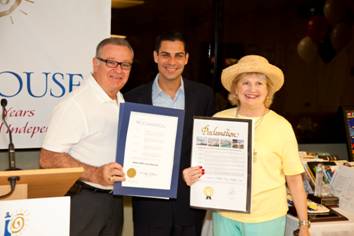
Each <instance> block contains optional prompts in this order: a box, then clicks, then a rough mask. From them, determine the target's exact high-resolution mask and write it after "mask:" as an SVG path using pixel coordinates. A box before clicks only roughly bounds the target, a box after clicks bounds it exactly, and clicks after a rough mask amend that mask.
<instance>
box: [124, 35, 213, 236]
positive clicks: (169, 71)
mask: <svg viewBox="0 0 354 236" xmlns="http://www.w3.org/2000/svg"><path fill="white" fill-rule="evenodd" d="M186 46H187V45H186V41H185V39H184V37H183V35H182V34H180V33H178V32H170V33H165V34H162V35H160V36H158V37H157V38H156V42H155V50H154V61H155V63H156V64H157V67H158V71H159V72H158V74H157V75H156V77H155V79H154V80H153V81H151V82H149V83H147V84H144V85H141V86H140V87H137V88H135V89H133V90H131V91H129V92H128V93H126V94H124V98H125V99H126V101H127V102H135V103H143V104H151V105H154V106H163V107H170V108H175V109H183V110H184V111H185V120H184V130H183V141H182V152H181V162H180V173H179V183H178V192H177V199H168V200H165V199H153V198H141V197H134V198H133V220H134V235H135V236H143V235H144V236H170V235H171V236H177V235H180V236H199V235H200V233H201V228H202V224H203V219H204V216H205V211H204V210H199V209H193V208H191V207H190V205H189V198H190V197H189V192H190V191H189V187H188V186H187V185H186V183H185V182H184V180H183V175H182V171H183V170H184V169H185V168H188V167H190V161H191V159H190V156H191V144H192V130H193V116H195V115H196V116H212V115H213V114H214V109H215V108H214V93H213V91H212V89H211V88H209V87H207V86H205V85H203V84H200V83H197V82H194V81H190V80H186V79H184V78H182V72H183V70H184V66H185V65H186V64H187V63H188V57H189V55H188V52H187V48H186ZM202 174H203V171H202V169H201V170H200V172H199V173H198V175H199V176H201V175H202Z"/></svg>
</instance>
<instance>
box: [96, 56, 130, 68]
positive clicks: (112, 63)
mask: <svg viewBox="0 0 354 236" xmlns="http://www.w3.org/2000/svg"><path fill="white" fill-rule="evenodd" d="M96 58H97V59H98V60H100V61H102V62H104V63H105V64H106V66H107V67H109V68H117V67H118V66H120V68H122V70H130V69H131V68H132V64H131V63H129V62H119V61H114V60H109V59H103V58H100V57H96Z"/></svg>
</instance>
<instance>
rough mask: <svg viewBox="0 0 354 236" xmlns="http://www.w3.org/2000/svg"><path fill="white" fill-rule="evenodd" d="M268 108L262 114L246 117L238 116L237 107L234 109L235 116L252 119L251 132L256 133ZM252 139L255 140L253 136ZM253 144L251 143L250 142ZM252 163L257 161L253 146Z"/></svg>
mask: <svg viewBox="0 0 354 236" xmlns="http://www.w3.org/2000/svg"><path fill="white" fill-rule="evenodd" d="M268 111H269V109H266V110H265V111H264V112H263V114H262V115H261V116H260V117H247V116H240V115H239V113H238V112H239V109H237V110H236V118H242V117H243V118H248V119H249V118H251V119H252V120H254V124H255V125H254V132H253V134H254V135H256V132H257V129H258V128H259V126H260V125H261V124H262V121H263V118H264V116H265V115H266V114H267V113H268ZM253 140H255V138H253ZM252 144H253V143H252ZM252 158H253V163H256V162H257V159H258V158H257V150H256V148H255V147H253V157H252Z"/></svg>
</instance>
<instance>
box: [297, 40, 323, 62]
mask: <svg viewBox="0 0 354 236" xmlns="http://www.w3.org/2000/svg"><path fill="white" fill-rule="evenodd" d="M297 53H298V54H299V56H300V57H301V59H303V60H304V61H306V62H307V63H310V62H312V61H314V60H315V59H316V58H317V56H318V48H317V45H316V44H315V43H314V42H313V41H312V39H311V38H310V37H309V36H306V37H304V38H303V39H301V40H300V42H299V43H298V45H297Z"/></svg>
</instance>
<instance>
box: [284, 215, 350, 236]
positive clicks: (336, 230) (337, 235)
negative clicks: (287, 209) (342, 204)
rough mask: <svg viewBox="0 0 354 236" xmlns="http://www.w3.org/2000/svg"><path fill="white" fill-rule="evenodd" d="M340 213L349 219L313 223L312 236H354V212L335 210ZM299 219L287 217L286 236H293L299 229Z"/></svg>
mask: <svg viewBox="0 0 354 236" xmlns="http://www.w3.org/2000/svg"><path fill="white" fill-rule="evenodd" d="M333 209H334V210H335V211H337V212H338V213H340V214H342V215H344V216H345V217H347V218H348V220H345V221H326V222H313V223H312V224H311V228H310V232H311V236H353V235H354V212H348V211H343V210H341V209H339V208H333ZM297 226H298V219H297V218H296V217H294V216H292V215H287V220H286V228H285V236H293V232H294V231H295V230H296V229H297Z"/></svg>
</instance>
